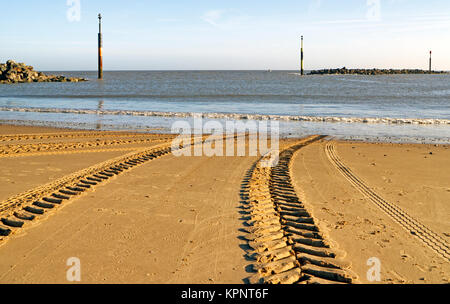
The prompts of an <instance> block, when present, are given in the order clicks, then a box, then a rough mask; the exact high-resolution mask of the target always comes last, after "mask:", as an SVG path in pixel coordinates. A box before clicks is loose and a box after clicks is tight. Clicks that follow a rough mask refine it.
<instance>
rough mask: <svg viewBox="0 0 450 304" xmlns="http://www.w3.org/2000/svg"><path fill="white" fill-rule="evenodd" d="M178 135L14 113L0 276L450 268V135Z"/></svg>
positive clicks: (279, 277)
mask: <svg viewBox="0 0 450 304" xmlns="http://www.w3.org/2000/svg"><path fill="white" fill-rule="evenodd" d="M173 138H174V135H170V134H169V135H165V134H148V133H145V134H144V133H134V132H100V131H86V130H70V129H56V128H45V127H26V126H12V125H0V184H1V185H2V186H1V187H0V215H1V218H2V222H3V223H0V233H1V234H2V235H3V236H0V261H2V262H1V263H0V283H61V284H64V283H71V282H68V280H67V276H66V274H67V270H68V269H69V266H68V265H67V260H68V259H70V258H72V257H76V258H78V259H79V260H80V261H81V282H82V283H150V284H152V283H163V284H167V283H211V284H213V283H215V284H221V283H237V284H241V283H262V282H264V283H304V284H308V283H332V284H333V283H407V284H410V283H419V284H420V283H438V284H441V283H450V263H449V261H450V255H449V254H450V250H449V247H448V244H449V242H450V241H449V238H450V221H449V219H450V207H449V204H448V202H449V201H450V183H449V181H450V171H449V170H448V168H450V147H449V146H448V145H421V144H391V143H376V144H375V143H366V142H350V141H336V140H333V139H332V138H330V137H322V136H310V137H307V138H298V139H289V140H287V139H282V140H281V141H280V147H281V149H280V150H281V154H280V162H279V164H278V165H277V166H275V167H273V168H266V167H264V166H263V165H262V162H263V161H264V160H265V158H264V157H263V158H261V156H245V157H238V156H234V157H218V156H213V157H207V156H200V157H187V156H182V157H177V156H175V155H173V153H171V151H170V144H171V141H172V139H173ZM245 144H246V145H248V142H245ZM236 145H237V144H236ZM36 202H40V204H38V205H36V204H35V203H36ZM24 208H26V209H25V210H24ZM30 208H31V209H30ZM39 210H42V212H43V214H39ZM371 258H376V259H377V260H379V262H380V265H381V276H380V281H379V282H377V281H373V282H372V281H370V280H368V276H367V272H368V271H369V269H370V268H371V266H370V265H368V260H369V259H371Z"/></svg>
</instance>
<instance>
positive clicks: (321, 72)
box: [308, 67, 448, 75]
mask: <svg viewBox="0 0 450 304" xmlns="http://www.w3.org/2000/svg"><path fill="white" fill-rule="evenodd" d="M398 74H448V72H444V71H431V72H430V71H425V70H419V69H416V70H408V69H402V70H395V69H347V68H345V67H343V68H341V69H324V70H315V71H311V72H309V74H308V75H398Z"/></svg>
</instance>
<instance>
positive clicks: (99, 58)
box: [98, 14, 103, 79]
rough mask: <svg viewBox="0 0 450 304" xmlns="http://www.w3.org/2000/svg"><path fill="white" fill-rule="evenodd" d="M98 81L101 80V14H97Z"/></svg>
mask: <svg viewBox="0 0 450 304" xmlns="http://www.w3.org/2000/svg"><path fill="white" fill-rule="evenodd" d="M98 79H103V37H102V15H101V14H98Z"/></svg>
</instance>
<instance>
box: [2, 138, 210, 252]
mask: <svg viewBox="0 0 450 304" xmlns="http://www.w3.org/2000/svg"><path fill="white" fill-rule="evenodd" d="M200 140H201V141H202V142H205V140H204V138H202V139H200V138H193V139H191V142H190V144H189V143H187V144H186V145H185V146H184V147H178V148H176V149H175V150H181V149H186V148H189V147H191V146H192V145H193V144H194V143H196V142H199V141H200ZM175 150H173V147H172V142H168V143H164V144H160V145H157V146H153V147H150V148H146V149H142V148H141V149H140V150H139V151H135V152H132V153H128V154H126V155H122V156H119V157H116V158H113V159H110V160H107V161H105V162H102V163H100V164H97V165H94V166H91V167H89V168H86V169H83V170H80V171H78V172H75V173H72V174H70V175H67V176H65V177H62V178H60V179H58V180H56V181H53V182H51V183H48V184H46V185H43V186H39V187H37V188H34V189H32V190H30V191H27V192H24V193H21V194H18V195H16V196H13V197H11V198H9V199H7V200H5V201H3V202H0V245H2V243H4V242H1V241H2V240H4V239H6V237H8V236H10V235H11V234H14V233H15V232H17V231H18V230H20V229H21V228H24V227H26V226H27V225H28V224H31V223H32V222H35V221H37V220H38V219H39V218H40V217H41V216H44V215H46V214H48V213H49V212H52V211H53V210H56V209H58V208H59V207H60V206H61V205H62V204H63V203H64V202H67V201H69V200H72V199H74V198H77V197H79V196H80V195H81V194H83V193H85V192H89V190H92V189H93V188H95V187H96V186H98V185H101V184H104V183H105V182H106V181H108V180H110V179H111V178H113V177H115V176H117V175H120V174H122V173H124V172H125V171H127V170H130V169H132V168H134V167H136V166H139V165H141V164H143V163H146V162H148V161H150V160H153V159H156V158H160V157H162V156H164V155H167V154H169V153H172V152H173V151H175Z"/></svg>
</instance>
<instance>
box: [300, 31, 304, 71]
mask: <svg viewBox="0 0 450 304" xmlns="http://www.w3.org/2000/svg"><path fill="white" fill-rule="evenodd" d="M300 74H301V75H304V71H303V36H302V46H301V50H300Z"/></svg>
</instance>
